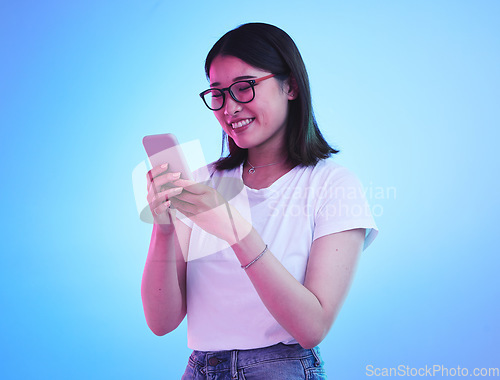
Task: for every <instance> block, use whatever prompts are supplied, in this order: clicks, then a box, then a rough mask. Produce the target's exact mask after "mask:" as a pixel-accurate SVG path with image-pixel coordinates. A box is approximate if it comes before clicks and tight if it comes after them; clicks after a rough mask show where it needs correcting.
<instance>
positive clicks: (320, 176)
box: [299, 158, 358, 184]
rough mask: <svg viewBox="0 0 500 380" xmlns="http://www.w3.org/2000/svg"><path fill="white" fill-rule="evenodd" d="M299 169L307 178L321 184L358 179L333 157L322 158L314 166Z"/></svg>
mask: <svg viewBox="0 0 500 380" xmlns="http://www.w3.org/2000/svg"><path fill="white" fill-rule="evenodd" d="M299 171H302V172H303V173H304V174H305V175H306V176H307V177H308V178H309V180H311V181H314V182H316V181H318V182H321V183H323V184H324V183H329V184H332V183H342V182H345V181H357V180H358V178H357V176H356V175H355V174H354V173H353V172H352V171H351V170H350V169H348V168H347V167H345V166H343V165H340V164H339V163H337V162H335V161H334V159H333V158H325V159H322V160H320V161H318V162H317V163H316V165H314V166H304V167H301V168H300V170H299Z"/></svg>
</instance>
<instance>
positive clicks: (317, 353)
mask: <svg viewBox="0 0 500 380" xmlns="http://www.w3.org/2000/svg"><path fill="white" fill-rule="evenodd" d="M316 350H318V351H317V352H316ZM311 352H312V354H313V356H314V359H316V362H315V363H314V365H315V366H316V367H319V366H320V365H321V358H320V356H319V348H318V346H316V347H313V348H311Z"/></svg>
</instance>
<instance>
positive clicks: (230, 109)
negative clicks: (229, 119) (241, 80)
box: [224, 94, 241, 116]
mask: <svg viewBox="0 0 500 380" xmlns="http://www.w3.org/2000/svg"><path fill="white" fill-rule="evenodd" d="M240 111H241V103H238V102H237V101H235V100H234V99H233V98H232V97H231V96H230V95H229V94H228V96H227V97H226V104H225V105H224V115H228V116H232V115H236V114H237V113H238V112H240Z"/></svg>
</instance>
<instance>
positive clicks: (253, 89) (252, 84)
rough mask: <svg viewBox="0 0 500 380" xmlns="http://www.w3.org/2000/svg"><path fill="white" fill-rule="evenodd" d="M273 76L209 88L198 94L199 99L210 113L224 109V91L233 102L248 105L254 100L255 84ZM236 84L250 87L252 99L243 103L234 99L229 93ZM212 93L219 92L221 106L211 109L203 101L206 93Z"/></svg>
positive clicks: (205, 101) (231, 93)
mask: <svg viewBox="0 0 500 380" xmlns="http://www.w3.org/2000/svg"><path fill="white" fill-rule="evenodd" d="M274 76H275V74H270V75H266V76H265V77H262V78H257V79H249V80H239V81H237V82H234V83H233V84H231V86H229V87H226V88H209V89H208V90H205V91H203V92H200V98H201V99H203V103H205V105H206V106H207V108H208V109H209V110H211V111H219V110H221V109H222V108H224V105H225V104H226V94H225V92H226V91H227V92H229V95H231V98H233V100H234V101H235V102H237V103H242V104H246V103H250V102H251V101H252V100H254V99H255V88H254V86H255V85H256V84H257V83H259V82H262V81H263V80H266V79H269V78H272V77H274ZM238 83H248V84H249V85H250V87H251V88H252V99H250V100H247V101H245V102H242V101H241V100H238V99H236V96H235V95H234V94H233V91H231V87H233V86H234V85H235V84H238ZM212 91H219V92H220V93H221V94H222V104H221V106H220V107H219V108H212V107H211V106H209V105H208V103H207V100H206V99H205V95H206V94H208V93H210V92H212Z"/></svg>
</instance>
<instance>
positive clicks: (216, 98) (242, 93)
mask: <svg viewBox="0 0 500 380" xmlns="http://www.w3.org/2000/svg"><path fill="white" fill-rule="evenodd" d="M272 77H274V74H270V75H267V76H265V77H262V78H257V79H250V80H240V81H238V82H234V83H233V84H232V85H231V86H229V87H226V88H209V89H208V90H205V91H203V92H202V93H201V94H200V97H201V98H202V99H203V102H205V105H206V106H207V107H208V108H209V109H211V110H212V111H218V110H220V109H222V107H224V104H225V103H226V94H225V92H226V91H227V92H229V95H231V98H233V99H234V100H235V101H236V102H238V103H250V102H251V101H252V100H253V99H254V98H255V89H254V86H255V85H256V84H257V83H259V82H262V81H263V80H266V79H269V78H272Z"/></svg>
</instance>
